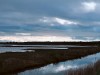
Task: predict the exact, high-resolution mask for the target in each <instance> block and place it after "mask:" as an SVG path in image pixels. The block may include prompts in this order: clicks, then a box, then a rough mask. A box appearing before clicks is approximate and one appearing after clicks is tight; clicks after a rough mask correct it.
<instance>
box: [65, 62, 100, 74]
mask: <svg viewBox="0 0 100 75" xmlns="http://www.w3.org/2000/svg"><path fill="white" fill-rule="evenodd" d="M66 75H100V60H99V61H97V62H96V63H93V64H90V65H87V66H84V67H81V68H77V69H70V70H68V71H67V72H66Z"/></svg>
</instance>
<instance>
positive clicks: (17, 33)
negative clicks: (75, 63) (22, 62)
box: [0, 0, 100, 41]
mask: <svg viewBox="0 0 100 75" xmlns="http://www.w3.org/2000/svg"><path fill="white" fill-rule="evenodd" d="M80 40H82V41H95V40H100V0H0V41H80Z"/></svg>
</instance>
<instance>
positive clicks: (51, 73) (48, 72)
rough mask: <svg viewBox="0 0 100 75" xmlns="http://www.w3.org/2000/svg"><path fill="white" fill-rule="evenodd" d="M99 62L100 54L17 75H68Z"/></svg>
mask: <svg viewBox="0 0 100 75" xmlns="http://www.w3.org/2000/svg"><path fill="white" fill-rule="evenodd" d="M97 60H100V53H97V54H93V55H89V56H87V57H83V58H81V59H75V60H69V61H65V62H59V63H58V64H49V65H47V66H44V67H41V68H37V69H33V70H26V71H24V72H21V73H18V74H17V75H66V74H67V70H69V69H76V68H80V67H85V66H86V65H89V64H92V63H95V62H96V61H97Z"/></svg>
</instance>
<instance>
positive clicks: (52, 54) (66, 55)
mask: <svg viewBox="0 0 100 75" xmlns="http://www.w3.org/2000/svg"><path fill="white" fill-rule="evenodd" d="M97 52H100V48H99V47H86V48H69V49H68V50H36V51H35V52H23V53H21V52H14V53H13V52H7V53H1V54H0V75H2V74H7V73H13V72H14V73H15V72H20V71H23V70H27V69H31V68H37V67H41V66H44V65H47V64H50V63H57V62H60V61H65V60H71V59H76V58H81V57H84V56H87V55H89V54H94V53H97Z"/></svg>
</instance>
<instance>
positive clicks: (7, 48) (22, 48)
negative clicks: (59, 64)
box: [0, 44, 89, 53]
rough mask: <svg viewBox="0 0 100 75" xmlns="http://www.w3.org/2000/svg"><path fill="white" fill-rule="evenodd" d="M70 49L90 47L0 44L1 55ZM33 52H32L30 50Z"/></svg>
mask: <svg viewBox="0 0 100 75" xmlns="http://www.w3.org/2000/svg"><path fill="white" fill-rule="evenodd" d="M69 47H89V46H77V45H10V44H6V45H5V44H0V53H4V52H26V51H29V50H27V49H32V50H35V49H45V50H46V49H51V50H54V49H61V50H63V49H64V50H67V49H68V48H69ZM30 51H31V50H30Z"/></svg>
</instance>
